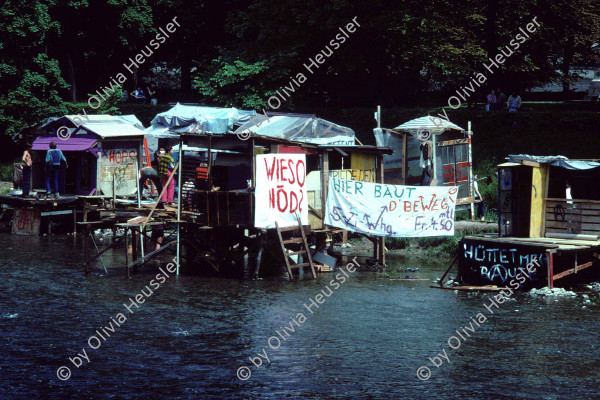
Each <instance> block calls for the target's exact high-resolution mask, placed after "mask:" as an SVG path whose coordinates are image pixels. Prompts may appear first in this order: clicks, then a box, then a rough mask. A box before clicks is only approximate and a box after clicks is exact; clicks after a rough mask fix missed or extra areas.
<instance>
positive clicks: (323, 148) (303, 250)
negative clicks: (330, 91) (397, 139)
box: [180, 133, 391, 277]
mask: <svg viewBox="0 0 600 400" xmlns="http://www.w3.org/2000/svg"><path fill="white" fill-rule="evenodd" d="M184 146H186V147H187V148H196V149H204V150H203V151H201V152H198V153H203V154H204V155H202V156H198V154H196V153H195V152H190V153H191V154H189V155H188V153H186V152H185V151H184V152H183V156H182V158H181V160H182V164H181V165H182V174H181V180H180V193H182V195H181V208H182V211H181V219H182V220H183V221H186V223H185V224H182V225H181V226H182V228H183V229H184V230H185V233H184V235H183V237H184V238H185V239H184V243H185V244H186V249H185V252H186V254H189V257H188V259H189V260H192V259H193V260H194V261H195V262H197V263H204V264H207V265H208V266H209V268H212V269H213V270H214V271H215V272H219V273H221V274H228V275H236V276H239V273H240V271H244V275H245V276H249V277H256V276H258V275H259V273H260V274H261V275H262V274H267V275H268V274H269V273H275V272H276V271H275V270H273V266H276V265H277V264H280V265H285V267H286V270H287V273H288V275H289V276H290V277H291V276H292V273H293V270H294V269H295V268H301V267H310V269H311V273H312V274H313V277H314V276H315V275H314V272H312V271H313V270H314V269H317V270H321V269H322V270H328V269H329V268H327V266H326V265H324V264H322V263H321V262H318V261H317V262H315V260H313V257H315V258H316V259H319V260H324V259H327V257H326V256H327V254H326V253H327V251H328V250H327V249H328V248H329V249H332V247H333V241H334V235H335V234H337V233H343V232H344V230H343V229H338V228H332V227H329V226H327V225H325V224H324V223H323V210H325V209H326V207H325V203H326V198H327V188H328V185H329V182H328V179H329V176H331V175H332V174H333V175H337V174H348V175H349V176H354V177H356V178H358V177H363V178H364V176H365V175H367V176H369V179H373V180H374V181H375V182H382V181H383V168H382V165H383V164H382V157H383V155H384V154H389V153H390V152H391V149H386V148H377V147H375V146H332V145H319V144H315V143H303V142H296V141H291V140H286V139H280V138H274V137H267V136H260V135H257V134H254V133H252V134H250V136H249V137H248V138H247V139H246V140H240V138H239V137H238V136H236V135H210V134H200V135H199V134H182V135H181V147H182V148H183V147H184ZM260 155H276V156H277V157H276V158H277V160H280V161H273V163H276V162H280V163H283V166H284V168H282V171H281V174H282V178H283V179H285V177H286V175H285V174H287V172H284V171H285V169H287V168H285V167H286V166H287V167H290V166H292V165H299V164H293V162H294V161H293V160H294V158H293V157H292V156H294V155H302V156H303V158H302V159H303V160H304V161H303V166H302V168H296V170H295V171H294V173H291V172H290V175H289V176H287V179H288V180H289V181H290V182H291V181H292V180H299V181H301V182H302V185H303V187H304V191H303V193H305V195H306V198H305V199H301V198H300V195H298V201H299V204H306V211H307V214H308V218H307V220H305V221H300V220H299V214H300V211H301V210H300V209H298V210H294V209H293V204H294V200H293V198H294V197H293V194H292V192H275V191H274V192H272V193H274V194H270V195H269V196H274V197H275V198H274V197H269V198H266V201H265V198H264V197H262V198H261V197H259V196H258V194H257V193H256V188H257V185H258V186H260V185H261V182H259V181H257V179H258V180H260V179H266V178H265V176H264V174H261V173H260V170H261V169H262V170H263V172H265V168H266V169H267V171H266V173H267V174H268V173H271V174H273V171H272V169H269V168H272V166H273V165H276V164H273V163H271V161H269V163H268V164H266V163H265V164H263V163H262V162H261V163H258V162H257V160H258V159H260V157H257V156H260ZM281 160H282V161H281ZM257 170H258V173H257ZM296 172H297V174H295V173H296ZM277 173H279V172H277ZM257 176H258V177H257ZM282 187H283V185H282ZM285 193H287V194H289V195H290V197H286V198H287V200H282V199H281V198H278V197H277V196H286V194H285ZM303 195H304V194H303ZM275 203H277V207H280V206H281V204H282V203H285V205H287V204H288V203H289V207H287V208H286V207H285V206H281V208H280V209H279V211H280V212H281V210H282V209H285V211H283V212H284V213H285V212H291V213H296V214H297V216H296V217H294V218H295V220H296V221H297V222H296V223H293V224H291V225H288V226H285V227H282V226H279V225H276V226H271V225H269V224H266V225H260V226H258V224H257V221H258V219H260V218H257V213H260V214H265V215H266V218H269V217H268V215H269V213H274V214H276V213H277V212H276V211H273V210H272V208H274V206H275ZM267 210H269V211H267ZM265 215H263V217H262V218H263V219H264V218H265ZM271 215H273V214H271ZM373 243H374V253H375V255H376V256H377V258H378V260H379V262H380V263H381V265H384V263H385V255H384V243H383V238H377V239H375V238H373ZM265 250H266V252H265ZM315 255H316V256H315ZM330 255H331V254H330ZM298 256H300V257H298ZM192 257H193V258H192Z"/></svg>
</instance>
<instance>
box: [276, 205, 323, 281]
mask: <svg viewBox="0 0 600 400" xmlns="http://www.w3.org/2000/svg"><path fill="white" fill-rule="evenodd" d="M296 220H297V221H298V226H297V227H296V226H292V227H289V228H280V227H279V224H278V223H277V221H275V230H276V231H277V237H278V239H279V245H280V246H281V252H282V253H283V260H284V261H285V266H286V268H287V270H288V274H289V275H290V280H291V279H294V276H293V274H292V269H295V268H302V267H308V266H310V271H311V273H312V277H313V279H316V278H317V273H316V272H315V265H314V264H313V260H312V257H311V256H310V249H309V248H308V242H307V240H306V234H305V233H304V227H303V226H302V222H301V221H300V217H298V214H296ZM298 230H299V231H300V234H301V237H293V238H289V239H285V240H284V239H283V237H282V235H281V233H282V232H294V231H298ZM291 243H296V244H302V245H303V247H304V250H299V251H293V250H290V249H288V248H286V247H285V245H286V244H291ZM305 254H306V256H305V258H306V259H307V260H308V262H303V263H301V264H298V263H296V262H295V261H294V260H293V259H292V258H291V257H290V256H293V255H305Z"/></svg>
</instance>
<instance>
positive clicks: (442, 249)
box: [335, 221, 498, 260]
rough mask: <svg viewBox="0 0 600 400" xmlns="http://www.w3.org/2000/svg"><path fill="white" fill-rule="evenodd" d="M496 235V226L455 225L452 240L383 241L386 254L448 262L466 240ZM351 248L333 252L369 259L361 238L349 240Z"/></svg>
mask: <svg viewBox="0 0 600 400" xmlns="http://www.w3.org/2000/svg"><path fill="white" fill-rule="evenodd" d="M496 232H498V224H497V223H496V222H481V221H456V223H455V226H454V236H440V237H424V238H390V239H386V241H385V243H386V248H387V252H386V254H388V255H389V254H391V255H398V256H403V257H410V258H415V259H417V260H425V259H427V258H430V257H436V258H438V259H440V260H446V259H447V260H451V259H452V257H454V254H455V253H456V250H457V248H458V242H460V239H462V238H463V237H465V236H469V235H478V234H482V233H496ZM348 243H349V244H350V246H342V245H341V243H338V244H336V246H335V251H336V253H339V254H341V255H369V254H372V252H373V244H372V243H371V242H370V241H369V240H368V239H366V238H365V237H363V236H357V237H355V238H351V239H349V240H348Z"/></svg>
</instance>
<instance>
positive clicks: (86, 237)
mask: <svg viewBox="0 0 600 400" xmlns="http://www.w3.org/2000/svg"><path fill="white" fill-rule="evenodd" d="M84 204H85V203H84ZM89 237H90V234H89V229H88V225H87V224H85V225H83V258H84V259H85V262H86V264H85V273H86V275H87V274H89V273H90V264H89V263H88V262H87V260H88V245H89V243H88V240H89Z"/></svg>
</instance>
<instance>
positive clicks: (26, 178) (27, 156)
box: [22, 146, 33, 197]
mask: <svg viewBox="0 0 600 400" xmlns="http://www.w3.org/2000/svg"><path fill="white" fill-rule="evenodd" d="M23 163H24V164H25V165H23V184H22V188H23V197H28V196H29V190H30V188H31V166H32V165H33V162H32V161H31V146H27V148H26V149H25V151H24V152H23Z"/></svg>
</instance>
